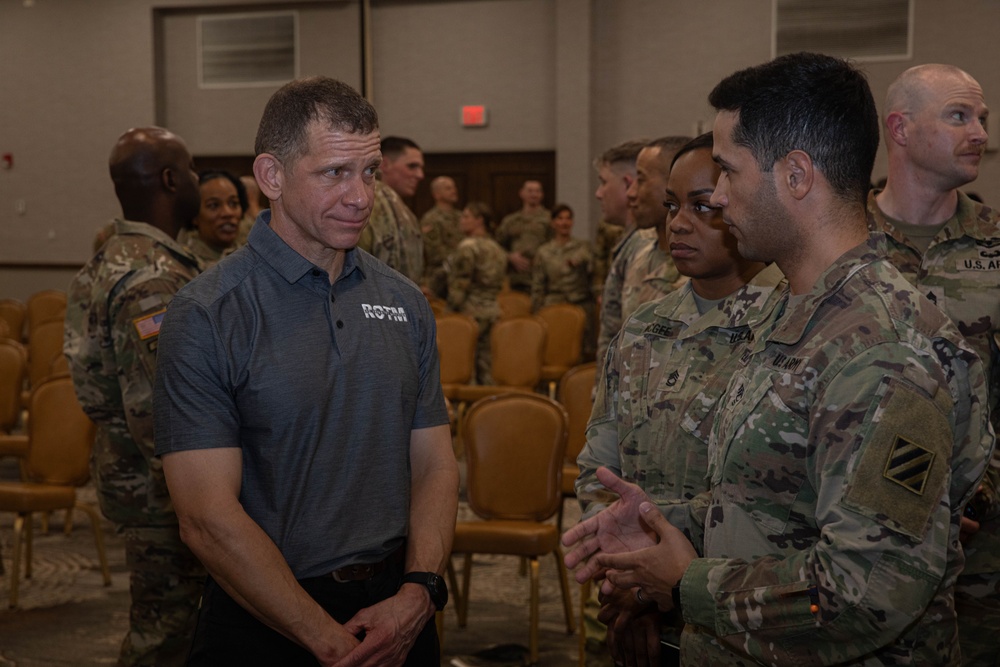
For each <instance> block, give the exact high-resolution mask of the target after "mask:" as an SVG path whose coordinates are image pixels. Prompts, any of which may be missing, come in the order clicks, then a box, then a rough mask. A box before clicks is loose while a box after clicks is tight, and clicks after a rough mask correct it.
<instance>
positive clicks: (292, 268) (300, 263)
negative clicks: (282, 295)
mask: <svg viewBox="0 0 1000 667" xmlns="http://www.w3.org/2000/svg"><path fill="white" fill-rule="evenodd" d="M247 245H249V246H250V247H251V248H252V249H253V250H254V252H256V253H257V254H258V255H260V257H261V258H263V260H264V261H265V262H267V264H268V265H269V266H270V267H271V268H272V269H274V272H275V273H277V274H278V275H279V276H281V277H282V278H284V279H285V281H287V282H288V283H289V284H294V283H297V282H298V281H299V280H300V279H301V278H302V277H303V276H304V275H306V274H308V273H311V272H312V271H313V269H322V267H318V266H316V265H314V264H313V263H312V262H310V261H309V260H308V259H306V258H305V257H303V256H302V255H300V254H299V253H298V252H296V251H295V250H293V249H292V247H291V246H290V245H288V244H287V243H285V240H284V239H282V238H281V237H280V236H278V234H277V233H276V232H275V231H274V230H273V229H271V209H264V210H263V211H261V212H260V214H259V215H258V216H257V221H256V222H255V223H254V226H253V227H252V228H251V229H250V235H249V236H248V237H247ZM361 254H362V253H360V252H359V251H358V249H357V248H351V249H350V250H348V251H347V252H346V253H344V268H343V270H342V271H341V273H340V276H338V277H337V280H341V279H343V278H345V277H347V276H349V275H350V274H351V273H352V272H354V271H355V270H357V271H358V273H359V274H360V276H361V277H362V278H364V276H365V272H364V266H363V265H364V262H363V259H362V258H361ZM323 270H324V271H325V269H323ZM335 282H336V281H335Z"/></svg>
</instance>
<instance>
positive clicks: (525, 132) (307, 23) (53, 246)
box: [0, 0, 1000, 298]
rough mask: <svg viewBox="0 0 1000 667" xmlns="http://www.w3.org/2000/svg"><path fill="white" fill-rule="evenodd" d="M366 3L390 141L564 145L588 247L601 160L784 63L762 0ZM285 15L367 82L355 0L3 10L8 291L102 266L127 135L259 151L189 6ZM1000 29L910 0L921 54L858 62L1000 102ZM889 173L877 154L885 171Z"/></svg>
mask: <svg viewBox="0 0 1000 667" xmlns="http://www.w3.org/2000/svg"><path fill="white" fill-rule="evenodd" d="M372 2H373V7H374V8H373V11H372V15H371V18H372V54H373V62H372V66H373V71H374V82H375V83H374V90H373V91H372V94H373V96H374V100H375V103H376V107H377V108H378V109H379V113H380V116H381V119H382V126H383V131H384V132H391V133H395V134H404V135H411V136H412V137H413V138H414V139H416V140H417V141H418V142H420V143H421V144H422V145H423V146H424V148H425V149H426V150H428V151H431V152H437V151H480V150H483V151H485V150H535V149H544V150H555V151H556V154H557V156H558V157H557V165H558V171H559V173H558V175H557V192H556V193H555V194H556V197H557V198H559V199H560V200H565V201H567V202H568V203H570V204H571V205H572V206H574V208H576V209H577V211H578V220H579V222H578V227H579V230H578V232H579V233H581V234H586V233H589V229H590V227H589V226H590V225H592V224H593V221H594V217H595V216H596V213H597V208H596V206H595V205H594V204H595V203H594V201H593V197H592V192H593V188H594V186H595V181H594V176H593V173H592V169H591V168H590V166H589V161H590V159H591V158H592V156H593V155H595V154H597V153H599V152H600V151H601V150H603V149H604V148H606V147H607V146H609V145H610V144H612V143H616V142H618V141H621V140H623V139H627V138H632V137H638V136H647V137H654V136H658V135H662V134H692V133H693V132H694V131H695V128H696V125H697V124H698V122H699V121H701V122H703V123H708V124H709V126H710V122H711V119H712V117H713V113H712V110H711V109H710V108H709V106H708V104H707V102H706V96H707V94H708V92H709V90H710V89H711V88H712V86H713V85H714V84H715V83H716V82H717V81H718V80H719V79H720V78H721V77H723V76H725V75H726V74H728V73H730V72H732V71H733V70H735V69H737V68H740V67H744V66H747V65H750V64H754V63H757V62H761V61H763V60H766V59H767V58H768V57H770V25H771V3H770V2H769V1H767V0H713V1H712V2H710V3H707V2H703V1H701V0H408V1H405V2H404V1H387V0H372ZM289 5H292V6H295V7H296V8H298V9H299V10H300V11H301V12H302V13H303V15H304V16H306V17H307V18H304V19H303V20H302V22H301V23H300V26H301V27H302V38H303V61H302V62H303V67H302V70H303V74H314V73H323V74H329V75H332V76H338V77H341V78H344V79H345V80H347V81H349V82H350V83H353V84H356V85H358V84H360V62H361V54H360V28H359V26H358V16H359V12H360V9H359V4H358V2H356V1H354V0H342V1H340V2H308V1H299V2H281V1H280V0H272V1H271V2H267V1H265V0H242V1H237V0H87V2H81V1H80V0H37V1H36V2H35V3H34V6H33V7H30V8H27V7H24V6H23V3H22V2H20V1H15V0H8V1H6V2H2V3H0V98H2V99H3V104H0V153H12V154H13V155H14V160H15V164H14V168H13V169H12V170H9V171H3V170H0V296H18V297H22V298H23V297H24V296H26V295H27V294H28V293H30V292H31V291H33V287H34V286H35V285H37V286H38V287H39V288H42V287H51V286H58V285H53V284H52V283H53V282H58V281H60V280H63V279H64V278H65V276H67V275H69V273H70V272H69V271H68V270H65V269H62V270H60V269H58V268H52V267H51V266H50V267H49V268H47V269H45V270H38V271H36V270H34V269H30V268H28V269H10V268H3V265H5V264H6V265H10V264H15V263H25V264H29V265H30V264H36V263H44V264H50V265H58V264H69V265H72V264H79V263H82V262H83V261H85V260H86V258H87V257H88V256H89V255H88V253H89V249H90V242H91V239H92V237H93V233H94V231H95V230H96V229H97V228H98V227H100V226H101V225H102V224H103V223H104V222H105V221H107V220H108V219H109V218H110V217H112V216H114V215H116V214H117V212H118V206H117V202H116V201H115V199H114V193H113V191H112V188H111V184H110V182H109V180H108V178H107V169H106V166H105V164H106V159H107V154H108V150H109V149H110V147H111V144H112V142H113V141H114V139H115V138H116V137H117V136H118V135H119V134H120V133H121V132H122V131H123V130H124V129H126V128H128V127H130V126H136V125H143V124H149V123H153V122H156V121H157V119H158V118H160V119H162V120H161V122H166V123H167V124H169V125H170V126H172V128H173V129H175V130H176V131H178V133H180V134H181V135H182V136H185V137H186V138H187V139H188V143H189V144H190V147H191V149H192V151H193V152H194V153H195V154H196V155H197V154H202V155H210V154H215V155H218V154H230V153H233V154H238V153H249V152H250V147H251V146H252V141H253V136H252V135H253V132H254V130H255V128H256V122H257V118H258V116H259V114H260V110H261V107H262V106H263V100H264V99H266V97H267V95H268V94H269V92H270V91H269V90H267V89H253V90H249V91H242V92H232V91H228V92H227V93H226V94H220V91H212V92H213V93H214V94H207V93H206V91H198V90H197V88H196V87H195V86H193V84H192V81H193V72H192V68H193V54H192V53H191V51H190V48H189V47H190V46H191V44H192V40H193V17H192V11H191V10H198V9H202V8H206V7H211V8H215V7H229V8H233V7H239V8H248V9H258V8H261V7H271V6H281V7H287V6H289ZM157 17H162V19H163V21H162V23H161V22H160V21H159V20H158V19H157ZM998 25H1000V3H998V2H996V1H995V0H952V1H950V2H947V3H945V2H938V1H937V0H916V10H915V44H914V57H913V59H912V60H909V61H902V62H889V63H870V64H867V65H865V66H864V67H865V69H866V70H867V71H868V72H869V75H870V80H871V84H872V88H873V90H874V91H875V94H876V98H877V99H879V100H880V99H881V97H882V94H883V91H884V90H885V88H886V86H887V85H888V83H889V82H890V81H891V80H892V78H894V77H895V76H896V75H897V74H898V73H899V72H900V71H902V70H903V69H905V68H906V67H909V66H911V65H913V64H917V63H922V62H950V63H954V64H956V65H958V66H960V67H962V68H964V69H966V70H968V71H969V72H970V73H972V74H973V75H974V76H976V77H977V78H978V79H979V81H980V82H981V83H982V84H983V86H984V88H985V89H986V91H987V100H988V101H992V102H993V104H994V106H1000V97H998V96H1000V92H998V91H1000V42H998V41H997V40H996V39H995V35H994V34H993V33H995V28H996V26H998ZM158 39H159V41H158ZM158 43H159V44H161V46H162V53H163V54H169V58H160V59H159V60H160V61H161V62H165V63H166V64H165V66H164V67H163V69H162V70H160V75H161V76H160V78H159V79H158V76H157V62H158V59H157V56H156V45H157V44H158ZM472 103H482V104H486V105H487V106H488V107H489V109H490V114H491V118H490V126H489V127H488V128H485V129H480V130H464V129H462V128H461V127H459V125H458V109H459V107H460V105H462V104H472ZM158 110H159V111H158ZM997 139H1000V137H997ZM997 155H998V154H997V153H995V152H993V153H989V154H988V155H987V157H986V159H985V160H984V162H983V167H982V171H981V175H980V179H979V181H978V182H977V183H975V184H974V185H973V186H972V188H974V189H975V190H978V191H979V192H980V193H981V194H983V195H984V196H985V197H986V198H987V200H988V201H993V202H1000V163H998V159H997ZM884 164H885V163H884V156H881V155H880V157H879V162H878V163H877V165H876V169H875V176H876V177H878V176H880V175H882V174H884V172H885V166H884ZM19 200H23V201H24V202H25V205H26V206H25V211H24V213H23V214H20V213H18V212H17V210H16V203H17V202H18V201H19Z"/></svg>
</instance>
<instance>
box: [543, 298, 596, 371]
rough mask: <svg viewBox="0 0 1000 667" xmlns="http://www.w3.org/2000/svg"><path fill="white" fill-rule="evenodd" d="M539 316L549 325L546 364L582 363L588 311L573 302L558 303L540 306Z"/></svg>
mask: <svg viewBox="0 0 1000 667" xmlns="http://www.w3.org/2000/svg"><path fill="white" fill-rule="evenodd" d="M538 317H540V318H542V319H543V320H545V324H546V325H547V326H548V338H547V339H546V342H545V357H544V364H545V365H546V366H564V367H571V366H575V365H576V364H578V363H580V355H581V353H582V352H583V330H584V328H586V325H587V311H585V310H584V309H583V308H581V307H580V306H577V305H574V304H572V303H557V304H553V305H551V306H544V307H543V308H540V309H539V310H538Z"/></svg>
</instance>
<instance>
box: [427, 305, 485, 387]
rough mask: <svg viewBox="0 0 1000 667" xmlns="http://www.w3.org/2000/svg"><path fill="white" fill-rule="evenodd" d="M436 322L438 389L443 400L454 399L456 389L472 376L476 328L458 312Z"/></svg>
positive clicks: (476, 336)
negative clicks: (439, 374)
mask: <svg viewBox="0 0 1000 667" xmlns="http://www.w3.org/2000/svg"><path fill="white" fill-rule="evenodd" d="M435 321H436V323H437V348H438V359H439V360H440V362H441V387H442V389H443V390H444V395H445V398H447V399H449V400H454V399H455V398H456V396H455V391H456V389H457V387H458V386H459V385H464V384H469V383H470V382H472V378H473V377H475V374H476V341H477V340H478V339H479V325H478V324H477V323H476V321H475V320H474V319H472V318H471V317H469V316H468V315H461V314H459V313H446V314H444V315H439V316H438V317H436V318H435Z"/></svg>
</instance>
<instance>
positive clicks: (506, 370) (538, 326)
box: [490, 315, 546, 389]
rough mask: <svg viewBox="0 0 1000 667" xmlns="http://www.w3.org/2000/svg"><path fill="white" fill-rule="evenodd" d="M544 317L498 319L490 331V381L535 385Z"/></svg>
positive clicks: (539, 375) (541, 355)
mask: <svg viewBox="0 0 1000 667" xmlns="http://www.w3.org/2000/svg"><path fill="white" fill-rule="evenodd" d="M545 329H546V325H545V321H544V320H541V319H539V318H537V317H535V316H533V315H532V316H527V317H511V318H509V319H499V320H497V321H496V322H494V323H493V328H492V329H491V331H490V353H491V355H492V359H491V370H492V372H493V382H494V383H495V384H498V385H503V386H506V387H525V388H526V389H534V388H535V386H537V385H538V383H539V381H540V380H541V378H542V360H543V358H544V355H545V338H546V331H545Z"/></svg>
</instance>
